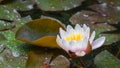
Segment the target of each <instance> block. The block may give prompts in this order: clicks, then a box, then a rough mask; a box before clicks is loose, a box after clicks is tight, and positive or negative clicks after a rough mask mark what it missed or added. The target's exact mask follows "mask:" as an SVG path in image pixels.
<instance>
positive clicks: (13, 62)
mask: <svg viewBox="0 0 120 68" xmlns="http://www.w3.org/2000/svg"><path fill="white" fill-rule="evenodd" d="M25 62H26V57H14V56H12V52H11V50H10V49H9V48H7V47H5V48H4V50H3V51H2V52H1V53H0V68H24V67H25Z"/></svg>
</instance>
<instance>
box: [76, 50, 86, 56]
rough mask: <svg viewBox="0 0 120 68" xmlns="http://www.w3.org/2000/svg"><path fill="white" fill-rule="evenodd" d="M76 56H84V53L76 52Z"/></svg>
mask: <svg viewBox="0 0 120 68" xmlns="http://www.w3.org/2000/svg"><path fill="white" fill-rule="evenodd" d="M75 54H76V55H77V56H85V54H86V53H85V52H84V51H78V52H76V53H75Z"/></svg>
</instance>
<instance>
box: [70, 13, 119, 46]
mask: <svg viewBox="0 0 120 68" xmlns="http://www.w3.org/2000/svg"><path fill="white" fill-rule="evenodd" d="M105 21H106V18H104V17H102V16H101V15H100V14H98V13H96V12H93V11H81V12H77V13H76V14H75V15H73V16H72V17H71V18H70V22H71V23H72V24H87V25H88V26H89V27H90V28H91V30H92V31H93V30H95V31H96V37H99V36H101V35H103V36H106V42H105V44H106V45H108V44H111V43H113V42H116V41H118V40H119V39H120V35H119V34H102V33H103V32H106V31H112V30H116V28H114V27H112V26H111V25H109V24H107V23H103V22H105ZM95 23H96V24H95Z"/></svg>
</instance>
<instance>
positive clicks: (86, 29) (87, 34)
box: [83, 24, 90, 38]
mask: <svg viewBox="0 0 120 68" xmlns="http://www.w3.org/2000/svg"><path fill="white" fill-rule="evenodd" d="M83 30H84V34H85V36H86V37H87V38H89V35H90V28H89V27H87V26H86V25H85V24H83Z"/></svg>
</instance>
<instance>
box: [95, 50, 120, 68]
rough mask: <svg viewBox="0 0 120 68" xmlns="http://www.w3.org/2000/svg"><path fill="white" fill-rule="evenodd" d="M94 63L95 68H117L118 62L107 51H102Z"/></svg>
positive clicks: (119, 61)
mask: <svg viewBox="0 0 120 68" xmlns="http://www.w3.org/2000/svg"><path fill="white" fill-rule="evenodd" d="M94 63H95V64H96V66H97V68H119V67H120V65H119V64H120V60H119V59H117V58H116V57H115V56H113V55H112V54H111V53H109V52H108V51H106V50H105V51H102V52H101V53H99V54H98V55H97V56H96V57H95V59H94Z"/></svg>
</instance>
